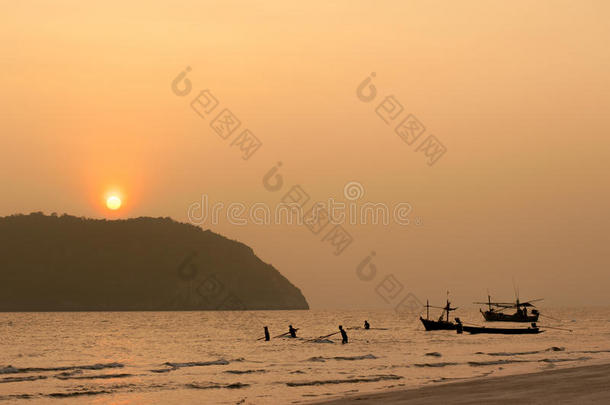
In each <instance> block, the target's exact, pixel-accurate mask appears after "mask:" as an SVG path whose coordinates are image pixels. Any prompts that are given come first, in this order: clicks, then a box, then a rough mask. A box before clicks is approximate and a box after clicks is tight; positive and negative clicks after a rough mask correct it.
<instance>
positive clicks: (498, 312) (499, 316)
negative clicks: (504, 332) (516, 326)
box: [475, 294, 543, 323]
mask: <svg viewBox="0 0 610 405" xmlns="http://www.w3.org/2000/svg"><path fill="white" fill-rule="evenodd" d="M542 300H543V298H538V299H535V300H530V301H526V302H520V301H519V297H517V298H516V300H515V302H492V301H491V296H490V295H489V294H488V295H487V302H475V304H486V305H488V310H487V311H483V310H482V309H479V311H480V312H481V314H482V315H483V318H485V320H486V321H488V322H530V323H531V322H537V321H538V317H539V316H540V312H538V310H537V309H533V310H532V312H531V313H530V314H528V313H527V309H528V308H530V307H535V305H534V304H532V302H536V301H542ZM511 308H516V310H517V312H515V313H514V314H506V313H504V311H506V310H508V309H511Z"/></svg>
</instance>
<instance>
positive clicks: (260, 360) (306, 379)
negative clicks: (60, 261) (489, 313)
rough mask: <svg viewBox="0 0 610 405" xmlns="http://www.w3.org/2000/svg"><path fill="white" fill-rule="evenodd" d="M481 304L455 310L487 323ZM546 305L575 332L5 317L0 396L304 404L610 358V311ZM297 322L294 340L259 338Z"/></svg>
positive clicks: (288, 314)
mask: <svg viewBox="0 0 610 405" xmlns="http://www.w3.org/2000/svg"><path fill="white" fill-rule="evenodd" d="M477 311H478V309H473V310H472V311H470V312H466V311H461V310H460V311H458V313H457V314H456V316H460V317H461V318H462V319H463V320H464V321H469V322H471V323H476V324H483V323H484V322H483V321H482V317H481V315H480V314H479V313H478V312H477ZM542 313H543V314H548V315H551V316H553V317H556V318H560V319H562V320H563V322H562V323H561V324H559V323H558V322H556V321H552V322H546V321H542V318H541V322H539V323H540V324H542V325H544V324H547V325H554V326H561V327H564V328H569V329H573V330H574V332H572V333H570V332H567V331H560V330H547V331H546V332H545V333H543V334H540V335H529V336H528V335H523V336H501V335H498V336H493V335H487V336H485V335H469V334H463V335H457V334H456V333H455V332H451V331H439V332H424V330H423V327H422V325H421V324H420V323H419V321H418V320H417V319H416V318H415V317H413V318H412V319H409V320H400V319H399V318H398V316H397V315H396V314H395V313H394V312H391V311H379V312H374V311H257V312H96V313H91V312H79V313H0V402H2V403H7V404H13V403H14V404H47V403H48V404H57V405H63V404H83V403H91V404H200V403H219V404H238V403H239V404H270V403H303V402H311V401H319V400H322V399H325V398H330V397H332V396H335V395H344V394H348V393H358V392H374V391H378V390H384V389H390V388H407V387H419V386H424V385H434V384H439V383H442V382H447V381H454V380H455V381H458V380H460V379H466V378H473V377H479V376H496V375H504V374H513V373H523V372H531V371H539V370H547V369H552V368H557V367H570V366H576V365H584V364H594V363H596V362H597V363H599V362H606V361H610V309H607V308H589V309H584V308H583V309H543V310H542ZM435 315H436V316H438V314H436V313H435ZM365 319H368V320H369V322H370V323H371V326H372V329H371V330H363V329H360V328H357V329H349V330H348V335H349V339H350V343H349V344H347V345H342V344H341V343H340V337H339V336H340V335H338V334H337V335H334V336H331V337H330V338H329V339H327V340H321V341H317V342H310V341H307V339H309V338H315V337H317V336H321V335H327V334H329V333H332V332H335V331H336V330H337V326H338V325H339V324H342V325H343V326H344V327H348V328H353V327H360V326H362V323H363V321H364V320H365ZM288 324H292V325H294V326H295V327H296V328H299V329H300V330H299V331H298V336H299V337H298V338H297V339H290V338H285V339H283V338H279V339H272V341H271V342H264V341H257V340H256V339H257V338H259V337H262V336H263V325H268V326H269V327H270V330H271V335H272V336H275V335H279V334H280V333H283V332H286V331H287V329H288ZM487 325H489V326H494V325H504V326H506V325H513V324H507V323H500V324H498V323H492V324H487ZM522 326H524V325H522Z"/></svg>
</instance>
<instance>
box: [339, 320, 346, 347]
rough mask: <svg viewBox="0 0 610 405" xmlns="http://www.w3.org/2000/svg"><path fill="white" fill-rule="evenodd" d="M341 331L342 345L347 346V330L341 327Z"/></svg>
mask: <svg viewBox="0 0 610 405" xmlns="http://www.w3.org/2000/svg"><path fill="white" fill-rule="evenodd" d="M339 330H340V331H341V338H342V339H343V340H342V341H341V343H342V344H346V343H347V333H345V330H344V329H343V326H341V325H339Z"/></svg>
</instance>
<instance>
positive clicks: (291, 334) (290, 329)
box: [288, 325, 297, 338]
mask: <svg viewBox="0 0 610 405" xmlns="http://www.w3.org/2000/svg"><path fill="white" fill-rule="evenodd" d="M288 332H289V333H290V337H291V338H295V337H297V330H296V329H295V328H293V327H292V325H288Z"/></svg>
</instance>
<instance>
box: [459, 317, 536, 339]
mask: <svg viewBox="0 0 610 405" xmlns="http://www.w3.org/2000/svg"><path fill="white" fill-rule="evenodd" d="M455 321H456V324H457V325H456V326H457V332H458V333H462V331H464V332H468V333H471V334H478V333H491V334H500V335H529V334H537V333H542V332H544V331H542V330H540V328H538V326H536V324H535V323H532V326H530V327H528V328H487V327H485V326H466V325H462V323H461V322H460V319H459V318H455Z"/></svg>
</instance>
